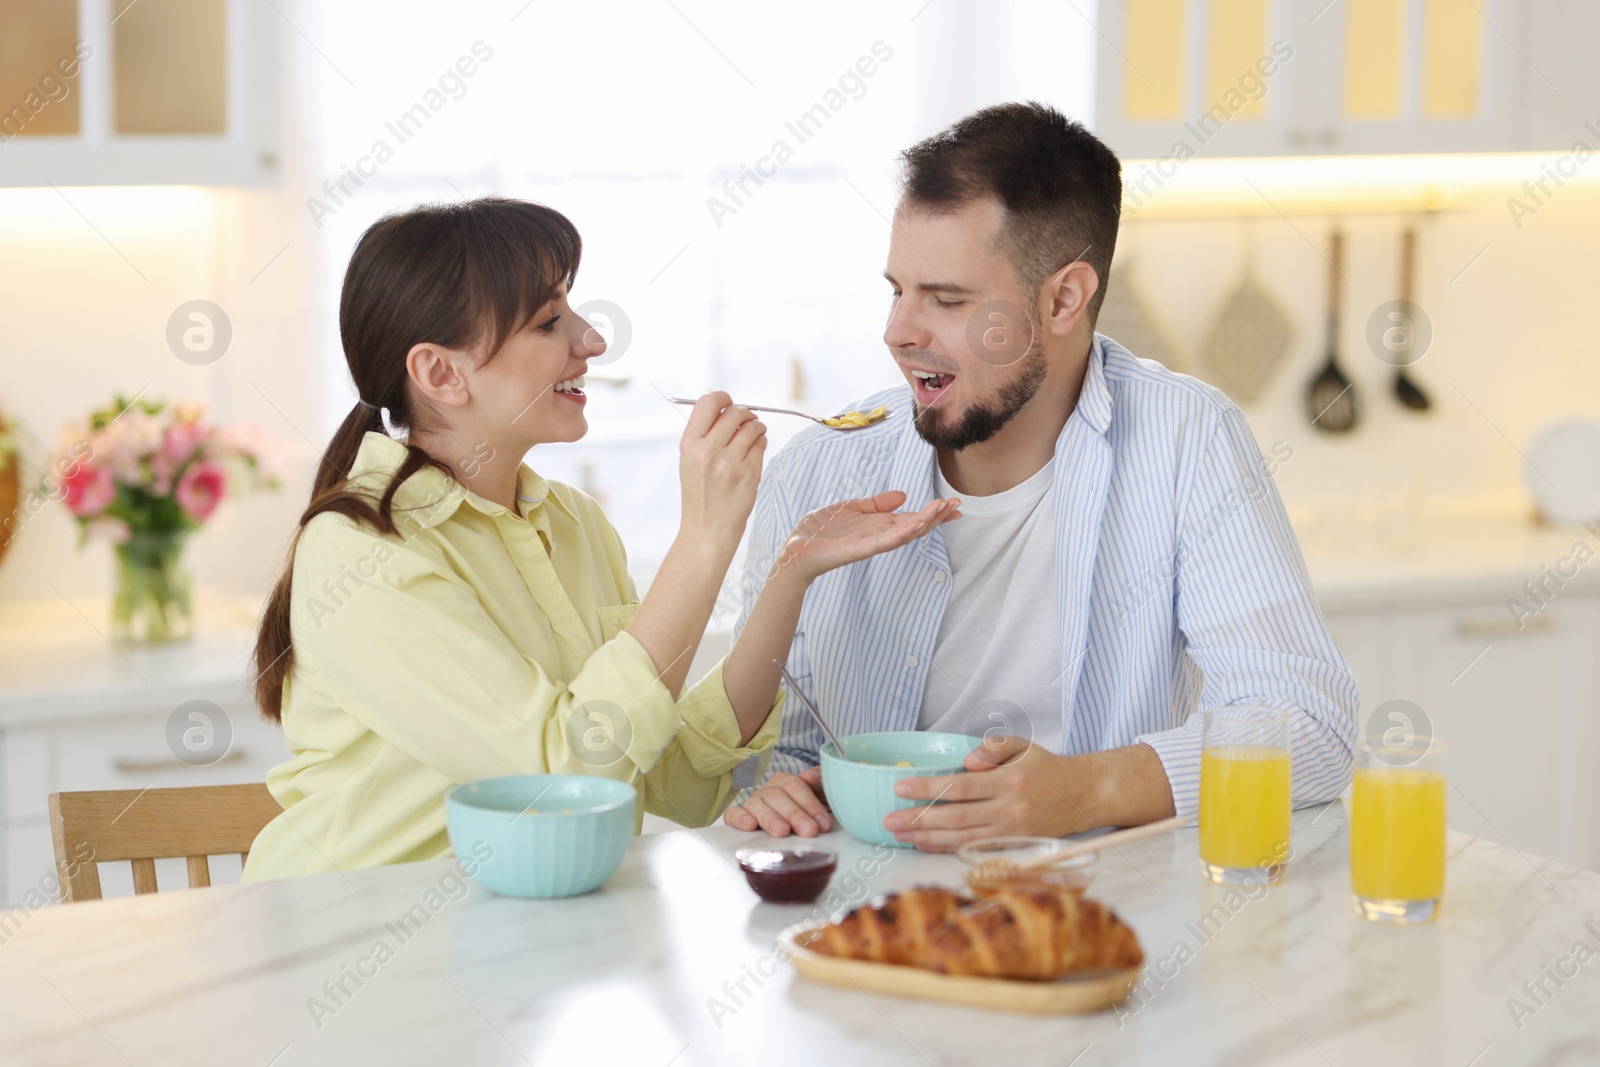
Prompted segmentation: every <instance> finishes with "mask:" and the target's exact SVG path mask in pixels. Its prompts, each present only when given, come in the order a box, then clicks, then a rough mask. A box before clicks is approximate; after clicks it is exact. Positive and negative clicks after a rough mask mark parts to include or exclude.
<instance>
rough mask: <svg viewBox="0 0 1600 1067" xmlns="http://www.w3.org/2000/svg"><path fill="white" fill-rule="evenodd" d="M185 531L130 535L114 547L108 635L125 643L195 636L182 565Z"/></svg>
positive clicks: (173, 639)
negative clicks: (114, 577)
mask: <svg viewBox="0 0 1600 1067" xmlns="http://www.w3.org/2000/svg"><path fill="white" fill-rule="evenodd" d="M187 537H188V534H187V532H184V531H173V532H170V533H133V534H130V535H129V536H128V540H127V541H125V542H123V543H122V544H119V545H117V546H116V551H117V588H116V592H115V594H114V595H113V597H112V601H111V629H112V633H113V634H114V635H115V636H116V637H118V638H120V639H122V640H125V641H138V642H146V643H152V644H154V643H160V642H165V641H183V640H187V639H188V638H189V637H190V636H191V635H192V634H193V633H194V612H193V606H192V603H191V601H190V595H189V594H190V580H189V572H188V570H187V569H186V568H185V567H184V565H183V547H184V543H185V541H186V539H187Z"/></svg>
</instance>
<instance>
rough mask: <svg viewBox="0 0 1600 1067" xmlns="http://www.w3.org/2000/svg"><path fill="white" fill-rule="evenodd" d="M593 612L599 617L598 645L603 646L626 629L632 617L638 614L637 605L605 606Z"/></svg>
mask: <svg viewBox="0 0 1600 1067" xmlns="http://www.w3.org/2000/svg"><path fill="white" fill-rule="evenodd" d="M595 610H596V612H598V613H599V615H600V643H601V644H605V643H606V642H607V641H609V640H611V639H612V638H613V637H616V636H617V635H618V634H620V633H621V632H622V631H623V630H625V629H627V628H628V624H629V623H630V622H632V621H633V617H634V616H635V615H637V614H639V605H637V604H605V605H602V606H601V607H598V608H596V609H595Z"/></svg>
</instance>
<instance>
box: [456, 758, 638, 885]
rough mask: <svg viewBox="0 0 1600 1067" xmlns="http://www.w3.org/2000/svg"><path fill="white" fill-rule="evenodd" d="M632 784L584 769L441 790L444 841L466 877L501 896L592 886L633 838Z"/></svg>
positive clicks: (617, 860)
mask: <svg viewBox="0 0 1600 1067" xmlns="http://www.w3.org/2000/svg"><path fill="white" fill-rule="evenodd" d="M637 795H638V794H637V793H636V792H635V791H634V788H633V786H631V785H628V784H627V783H626V782H616V781H612V780H611V779H610V778H591V777H589V776H588V775H583V774H514V775H509V776H507V777H505V778H484V779H480V780H479V781H476V782H466V783H464V784H462V785H458V786H456V787H455V788H454V789H452V790H450V792H448V793H446V794H445V795H444V812H445V827H446V829H447V830H448V831H449V834H450V847H451V848H452V849H454V850H455V854H456V856H457V857H458V858H459V859H460V861H461V864H462V869H463V870H465V871H466V872H467V874H468V876H469V877H471V878H472V879H473V881H475V882H477V883H478V884H479V885H481V886H483V887H484V888H485V889H487V890H489V892H491V893H497V894H499V895H500V896H503V897H572V896H577V895H578V894H579V893H588V892H590V891H591V890H594V889H598V888H599V887H600V885H601V884H602V883H603V882H604V881H605V880H606V879H607V878H610V877H611V875H612V872H614V871H615V870H616V869H617V865H618V864H620V863H621V862H622V857H623V854H624V853H626V852H627V851H628V844H629V842H631V841H632V840H633V817H634V803H635V799H636V797H637Z"/></svg>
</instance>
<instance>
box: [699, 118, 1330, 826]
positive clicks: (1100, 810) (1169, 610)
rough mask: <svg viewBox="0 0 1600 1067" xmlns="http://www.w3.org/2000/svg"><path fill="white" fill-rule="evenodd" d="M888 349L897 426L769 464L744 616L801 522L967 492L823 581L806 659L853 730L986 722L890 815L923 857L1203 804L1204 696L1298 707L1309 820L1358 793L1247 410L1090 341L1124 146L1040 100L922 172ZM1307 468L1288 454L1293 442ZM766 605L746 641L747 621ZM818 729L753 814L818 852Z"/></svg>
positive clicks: (872, 403)
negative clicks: (955, 513)
mask: <svg viewBox="0 0 1600 1067" xmlns="http://www.w3.org/2000/svg"><path fill="white" fill-rule="evenodd" d="M902 161H903V164H904V173H903V191H902V196H901V199H900V202H899V205H898V206H897V208H896V211H895V216H894V225H893V228H892V236H891V239H890V243H889V259H888V269H887V270H886V271H885V272H884V275H885V277H886V278H887V279H888V281H889V284H890V286H892V288H893V294H894V295H893V300H892V304H891V311H890V315H889V322H888V326H887V328H886V329H885V331H884V342H885V343H886V344H887V345H888V346H889V352H890V355H891V356H892V357H893V359H894V360H895V362H896V363H897V364H898V365H899V367H900V370H901V371H902V373H903V374H904V375H905V377H906V385H905V386H901V387H897V388H895V389H891V390H888V391H886V392H883V393H880V394H878V395H876V396H873V397H871V398H869V399H867V400H865V401H863V402H862V403H861V404H860V405H858V407H859V408H860V410H863V411H866V410H870V409H871V408H873V407H876V406H877V405H879V404H884V405H887V406H888V408H889V410H890V411H891V412H892V413H893V415H892V417H891V418H889V419H888V420H887V421H885V422H882V423H879V424H876V425H873V426H870V427H868V428H866V429H863V430H857V431H854V432H852V433H837V432H834V431H831V430H825V429H821V428H812V429H808V430H807V431H806V432H804V433H802V434H800V435H799V436H798V437H796V438H795V439H794V440H793V441H792V442H791V443H790V444H789V445H788V447H786V448H785V449H784V450H783V451H782V452H780V453H779V454H778V455H777V456H776V457H775V458H774V459H773V460H772V461H771V462H770V464H769V466H768V469H767V471H766V473H765V475H764V476H763V478H762V482H761V487H760V493H759V495H758V498H757V502H756V507H755V514H754V522H753V525H752V530H751V541H750V546H749V557H748V558H749V562H748V569H747V580H746V590H745V598H744V604H745V613H746V614H747V613H748V611H749V607H750V604H751V603H752V602H753V601H754V593H755V590H756V589H758V588H759V585H760V582H761V580H762V578H763V577H764V576H765V574H766V573H768V571H769V569H770V568H771V567H772V566H773V565H774V561H776V560H778V559H780V558H781V555H782V551H783V548H784V539H785V538H786V537H787V536H788V534H789V531H791V530H793V529H794V528H795V525H796V523H797V522H798V520H799V518H800V517H801V516H802V515H804V514H805V513H806V512H808V511H810V510H812V509H814V508H818V507H822V506H825V505H827V504H828V503H830V502H831V501H835V500H839V499H844V498H846V497H849V496H867V495H872V494H874V493H877V492H881V491H884V490H890V489H899V490H903V491H904V492H905V493H906V494H907V500H906V503H905V507H906V509H907V510H916V509H919V508H922V507H924V506H926V505H927V504H928V503H930V501H932V500H934V499H936V498H938V497H957V498H959V499H960V509H961V516H962V517H960V518H959V519H956V520H954V521H952V522H949V523H947V524H946V525H945V526H944V527H942V528H941V529H939V530H936V531H934V532H933V533H932V534H930V535H929V536H928V537H926V538H924V539H923V540H921V541H919V542H917V543H915V544H912V545H907V546H906V547H904V548H901V549H898V550H897V551H894V552H890V553H886V554H884V555H880V556H877V557H874V558H873V559H870V560H866V561H863V562H861V563H857V564H854V565H852V566H850V567H846V568H843V569H841V570H838V571H834V572H832V573H830V574H828V575H826V576H824V577H823V578H822V579H820V580H818V581H817V582H816V583H815V584H814V585H813V587H812V588H811V589H810V591H809V593H808V595H807V596H806V599H805V605H804V608H803V610H802V612H801V617H800V625H799V627H798V631H797V633H796V636H795V641H794V645H793V646H792V648H791V651H790V655H789V661H788V667H789V670H790V672H791V673H792V674H794V676H795V677H796V679H797V681H798V683H799V685H800V687H801V688H802V689H804V690H805V691H806V692H807V693H808V694H809V695H810V696H811V698H812V699H813V700H814V701H815V702H816V703H817V705H818V706H819V707H820V708H821V709H822V711H823V714H824V715H825V716H826V717H827V718H828V719H829V725H830V726H831V727H832V729H833V730H834V732H835V733H836V734H839V735H840V736H844V735H848V734H854V733H862V732H867V731H874V730H912V729H924V730H946V731H951V732H963V733H972V734H983V735H984V741H983V743H982V744H981V745H980V746H979V747H977V749H976V750H975V751H974V752H973V754H972V755H971V756H969V757H968V758H967V762H966V768H967V770H968V771H969V772H971V773H967V774H960V775H952V776H948V777H938V778H917V779H911V780H909V781H907V782H904V783H902V784H901V785H900V787H899V789H900V795H902V796H908V797H912V798H914V799H919V800H925V801H929V802H930V804H931V802H932V801H933V800H935V799H938V800H940V801H942V803H940V804H938V805H937V806H920V807H915V808H910V809H907V810H905V811H902V812H896V813H894V814H892V815H890V816H889V817H888V818H887V819H886V820H885V825H886V826H887V827H888V828H889V829H891V830H893V831H894V832H895V836H896V837H897V838H898V839H899V840H901V841H905V842H910V843H912V844H915V845H916V846H917V847H920V848H925V849H930V850H949V849H952V848H955V847H957V846H958V845H960V844H962V843H964V842H965V841H968V840H972V839H974V838H978V837H987V836H992V835H998V834H1045V835H1050V836H1060V835H1064V834H1068V833H1074V832H1077V831H1082V830H1087V829H1090V828H1093V827H1098V826H1128V825H1134V824H1138V823H1143V822H1148V821H1151V820H1154V819H1158V818H1162V817H1165V816H1169V815H1172V814H1174V812H1177V813H1182V814H1187V815H1192V814H1194V812H1195V811H1196V808H1197V806H1198V793H1199V778H1200V748H1201V730H1200V727H1201V717H1200V716H1199V715H1196V714H1193V713H1194V712H1195V710H1196V709H1198V708H1207V707H1214V706H1218V705H1228V704H1265V705H1272V706H1274V707H1278V708H1282V709H1284V710H1286V711H1287V712H1289V714H1290V716H1291V730H1292V734H1291V746H1292V759H1293V775H1294V800H1295V803H1296V804H1310V803H1315V802H1320V801H1325V800H1330V799H1332V798H1334V797H1336V796H1338V795H1339V793H1340V792H1341V791H1342V790H1343V789H1344V787H1345V785H1346V784H1347V783H1348V782H1349V780H1350V773H1351V761H1352V744H1353V741H1354V738H1355V716H1356V708H1357V695H1356V690H1355V686H1354V683H1353V682H1352V681H1351V677H1350V672H1349V669H1348V667H1346V665H1345V663H1344V661H1343V659H1342V658H1341V656H1340V655H1339V652H1338V650H1337V649H1336V648H1335V647H1334V644H1333V642H1332V640H1331V639H1330V638H1329V636H1328V633H1327V631H1326V629H1325V627H1324V625H1323V622H1322V618H1321V616H1320V614H1319V613H1318V610H1317V607H1316V603H1315V601H1314V599H1313V596H1312V591H1311V585H1310V582H1309V580H1308V578H1307V576H1306V571H1305V566H1304V563H1303V562H1302V560H1301V557H1300V551H1299V546H1298V544H1297V542H1296V541H1295V536H1294V532H1293V530H1292V529H1291V527H1290V525H1289V522H1288V519H1287V518H1286V516H1285V514H1284V510H1283V506H1282V503H1281V502H1280V500H1279V498H1278V494H1277V492H1276V490H1275V488H1274V487H1273V485H1272V482H1271V480H1270V477H1269V476H1268V474H1267V473H1266V471H1267V469H1268V468H1267V464H1266V463H1265V461H1263V459H1262V457H1261V454H1260V452H1259V450H1258V449H1257V447H1256V444H1255V440H1254V438H1253V437H1252V436H1251V433H1250V428H1249V426H1248V425H1247V424H1246V422H1245V419H1244V416H1243V415H1242V414H1241V413H1240V411H1239V409H1238V408H1237V407H1235V406H1234V405H1233V404H1232V403H1231V402H1230V401H1229V400H1228V399H1227V398H1226V397H1224V396H1223V395H1222V394H1221V393H1219V392H1217V391H1216V390H1215V389H1212V388H1210V387H1209V386H1206V385H1204V384H1202V383H1200V382H1197V381H1195V380H1194V379H1191V378H1187V377H1184V376H1182V375H1178V374H1173V373H1171V372H1170V371H1168V370H1166V369H1165V368H1163V367H1161V366H1160V365H1158V364H1155V363H1150V362H1147V361H1144V360H1140V359H1137V358H1135V357H1134V356H1133V355H1132V354H1130V353H1129V352H1128V351H1127V350H1126V349H1124V348H1122V347H1121V346H1120V345H1118V344H1116V342H1115V341H1114V340H1112V339H1110V338H1107V337H1104V336H1102V335H1098V334H1096V333H1094V321H1095V316H1096V313H1097V312H1098V309H1099V306H1100V303H1101V300H1102V298H1103V296H1104V289H1105V279H1106V275H1107V273H1108V271H1109V269H1110V266H1111V257H1112V251H1113V249H1114V248H1115V245H1116V238H1117V225H1118V217H1119V212H1120V205H1121V197H1122V180H1121V175H1120V170H1121V168H1120V164H1119V163H1118V161H1117V158H1116V156H1115V155H1114V154H1113V153H1112V152H1111V150H1110V149H1108V148H1107V147H1106V146H1105V145H1103V144H1102V143H1100V142H1099V141H1098V140H1096V139H1095V138H1094V136H1093V135H1091V134H1090V133H1089V132H1088V131H1086V130H1085V129H1084V128H1083V127H1082V126H1081V125H1079V124H1077V123H1075V122H1071V121H1069V120H1067V119H1066V118H1064V117H1063V116H1062V115H1061V114H1059V113H1058V112H1056V111H1055V110H1053V109H1051V108H1048V107H1045V106H1042V105H1039V104H1007V105H1003V106H998V107H991V108H986V109H984V110H982V111H979V112H977V113H976V114H974V115H971V116H968V117H967V118H965V119H962V120H961V121H960V122H958V123H956V124H955V125H954V126H952V127H950V128H949V129H948V130H945V131H944V132H942V133H939V134H937V135H935V136H933V137H930V138H928V139H927V140H925V141H923V142H921V143H920V144H918V145H916V146H914V147H913V148H911V149H909V150H908V151H907V152H906V153H905V154H904V155H903V157H902ZM1291 454H1292V453H1291ZM742 622H743V620H742V618H741V625H742ZM821 742H822V737H821V731H820V730H819V729H818V728H817V727H816V725H815V724H814V723H813V722H811V720H810V718H809V717H808V716H806V715H802V714H797V713H796V712H795V711H793V710H791V711H789V712H788V713H787V714H786V715H785V716H784V723H783V732H782V736H781V738H780V740H779V743H778V747H777V750H776V753H775V755H774V757H773V763H772V765H771V767H770V768H769V769H768V770H769V775H770V776H769V777H768V779H767V781H766V782H765V783H764V784H763V785H761V786H760V787H759V788H757V789H755V790H754V791H753V792H752V791H746V792H745V793H743V794H741V799H740V803H739V804H737V805H736V806H734V807H730V808H729V809H728V810H727V812H726V813H725V819H726V821H727V822H728V823H729V824H730V825H732V826H735V827H739V828H742V829H748V830H754V829H757V828H758V827H759V828H761V829H764V830H766V831H767V832H769V833H772V834H776V835H780V836H781V835H784V834H787V833H789V832H791V831H794V832H796V833H798V834H800V835H801V836H811V835H812V834H815V833H817V832H819V831H822V830H827V829H830V828H831V826H832V819H831V817H830V815H829V813H828V811H827V808H826V804H825V802H824V798H822V797H820V796H819V792H820V785H821V774H820V771H819V770H818V769H817V766H816V765H817V762H818V755H817V752H818V748H819V747H820V745H821Z"/></svg>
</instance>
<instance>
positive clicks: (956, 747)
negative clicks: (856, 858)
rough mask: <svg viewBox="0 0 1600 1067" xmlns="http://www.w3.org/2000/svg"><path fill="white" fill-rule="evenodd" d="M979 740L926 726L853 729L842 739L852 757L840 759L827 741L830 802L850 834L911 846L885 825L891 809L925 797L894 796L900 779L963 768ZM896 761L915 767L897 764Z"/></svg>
mask: <svg viewBox="0 0 1600 1067" xmlns="http://www.w3.org/2000/svg"><path fill="white" fill-rule="evenodd" d="M978 740H979V739H978V738H976V737H971V736H969V735H967V734H939V733H928V732H925V731H922V730H890V731H886V732H884V733H876V734H852V735H851V736H849V737H841V738H840V739H839V743H840V744H841V745H843V746H844V751H845V755H846V756H847V757H849V758H848V759H840V758H839V754H838V753H836V752H835V751H834V749H833V742H831V741H830V742H828V743H827V744H825V745H823V746H822V791H823V792H824V793H826V794H827V797H828V807H829V808H831V809H833V816H834V818H836V819H838V820H839V825H840V826H843V827H844V828H845V829H846V830H848V831H850V836H852V837H854V838H856V839H858V840H861V841H865V842H866V843H867V844H869V845H892V846H894V847H895V848H910V847H912V846H911V844H910V842H901V841H896V840H895V837H894V834H892V833H890V832H889V831H888V830H885V829H884V828H883V820H884V818H885V817H886V816H887V815H888V814H889V813H890V812H891V811H899V810H900V809H901V808H915V807H919V806H921V805H922V804H923V801H920V800H911V799H909V798H906V797H897V796H895V795H894V785H895V783H896V782H898V781H900V779H902V778H937V777H939V776H940V775H945V774H955V773H957V772H959V771H961V770H962V769H963V768H962V761H963V760H965V759H966V758H967V753H969V752H971V751H972V750H973V749H974V748H977V747H978ZM863 760H864V761H866V762H861V761H863ZM897 763H909V764H911V766H909V767H896V766H895V764H897Z"/></svg>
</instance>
